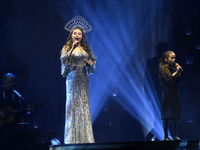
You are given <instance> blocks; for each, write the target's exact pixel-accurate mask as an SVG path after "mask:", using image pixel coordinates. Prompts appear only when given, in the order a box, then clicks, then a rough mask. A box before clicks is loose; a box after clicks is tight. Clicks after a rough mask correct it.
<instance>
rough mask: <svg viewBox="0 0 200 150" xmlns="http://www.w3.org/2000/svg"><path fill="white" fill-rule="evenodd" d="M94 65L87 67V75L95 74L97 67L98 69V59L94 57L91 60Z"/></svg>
mask: <svg viewBox="0 0 200 150" xmlns="http://www.w3.org/2000/svg"><path fill="white" fill-rule="evenodd" d="M91 61H92V63H93V65H88V66H86V72H87V74H93V73H95V67H96V58H95V57H94V56H93V57H92V59H91Z"/></svg>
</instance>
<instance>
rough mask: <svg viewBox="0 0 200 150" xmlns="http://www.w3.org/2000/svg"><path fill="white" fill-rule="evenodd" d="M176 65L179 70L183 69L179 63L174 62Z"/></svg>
mask: <svg viewBox="0 0 200 150" xmlns="http://www.w3.org/2000/svg"><path fill="white" fill-rule="evenodd" d="M174 66H175V67H176V69H177V70H181V71H183V69H182V67H181V66H180V65H179V64H178V63H176V62H174Z"/></svg>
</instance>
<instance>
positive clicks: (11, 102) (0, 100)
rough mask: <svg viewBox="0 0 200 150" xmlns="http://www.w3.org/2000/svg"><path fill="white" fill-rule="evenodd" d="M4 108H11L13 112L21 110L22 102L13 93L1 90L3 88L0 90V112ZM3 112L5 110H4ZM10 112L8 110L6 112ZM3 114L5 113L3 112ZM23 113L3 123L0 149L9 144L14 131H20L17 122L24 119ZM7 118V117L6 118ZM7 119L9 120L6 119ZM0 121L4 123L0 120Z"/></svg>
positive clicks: (0, 128) (0, 132) (0, 133)
mask: <svg viewBox="0 0 200 150" xmlns="http://www.w3.org/2000/svg"><path fill="white" fill-rule="evenodd" d="M3 93H5V99H6V104H5V100H4V96H3V95H4V94H3ZM5 105H6V106H9V107H10V106H11V107H12V108H13V110H17V109H20V108H23V106H24V102H23V100H21V99H20V98H19V96H18V95H16V94H15V93H14V91H13V90H7V91H5V90H3V88H1V89H0V109H1V110H0V111H3V108H5ZM4 110H5V109H4ZM7 111H8V112H10V110H7ZM4 114H6V112H5V111H4ZM24 115H25V114H24V113H19V114H15V116H14V120H13V119H11V120H12V121H11V122H9V123H6V122H4V123H3V124H2V125H1V127H0V149H1V148H2V147H3V146H5V145H6V143H9V142H10V140H11V138H12V135H13V133H14V131H15V130H17V129H20V126H19V125H18V123H19V122H21V120H22V119H23V118H24ZM8 117H9V116H8ZM8 119H9V118H8ZM0 121H1V122H2V121H4V120H2V119H1V118H0Z"/></svg>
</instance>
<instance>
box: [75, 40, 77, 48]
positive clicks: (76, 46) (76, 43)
mask: <svg viewBox="0 0 200 150" xmlns="http://www.w3.org/2000/svg"><path fill="white" fill-rule="evenodd" d="M76 40H77V41H78V38H76ZM77 46H78V42H77V43H76V44H75V48H76V47H77Z"/></svg>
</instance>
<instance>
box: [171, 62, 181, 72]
mask: <svg viewBox="0 0 200 150" xmlns="http://www.w3.org/2000/svg"><path fill="white" fill-rule="evenodd" d="M173 64H174V66H175V65H176V62H174V63H173ZM180 70H181V71H183V69H182V68H180Z"/></svg>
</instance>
